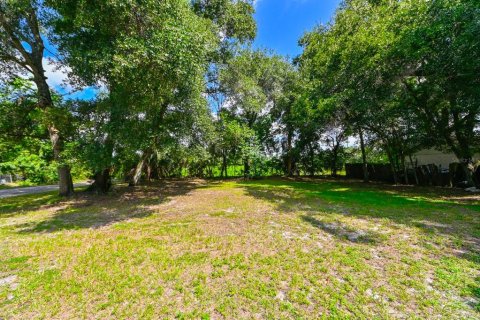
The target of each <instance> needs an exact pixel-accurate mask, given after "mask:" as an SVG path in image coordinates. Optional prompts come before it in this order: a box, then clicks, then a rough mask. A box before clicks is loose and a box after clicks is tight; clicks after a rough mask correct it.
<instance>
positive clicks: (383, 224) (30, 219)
mask: <svg viewBox="0 0 480 320" xmlns="http://www.w3.org/2000/svg"><path fill="white" fill-rule="evenodd" d="M479 253H480V198H479V197H478V196H472V195H467V194H464V193H461V192H459V191H453V190H446V189H433V188H408V187H388V186H376V185H370V186H365V185H363V184H361V183H347V182H342V181H328V180H321V181H306V182H300V181H287V180H259V181H251V182H242V181H226V182H206V181H201V180H198V181H177V182H174V181H171V182H165V183H162V184H155V185H149V186H143V187H138V188H135V189H129V188H127V187H119V188H117V190H116V191H115V192H114V193H113V194H112V195H109V196H94V195H88V194H78V195H76V196H75V197H74V198H72V199H70V200H61V199H59V198H58V197H57V196H55V195H54V194H53V193H51V194H42V195H30V196H21V197H15V198H8V199H1V200H0V318H5V319H37V318H40V319H42V318H45V319H72V318H88V319H120V318H122V319H125V318H127V319H139V318H141V319H149V318H150V319H159V318H165V319H172V318H178V319H223V318H228V319H281V318H283V319H307V318H309V319H313V318H314V319H318V318H332V319H345V318H351V319H374V318H375V319H397V318H398V319H412V318H417V319H418V318H422V319H439V318H444V319H474V318H476V319H478V318H480V305H479V301H480V270H479V266H480V265H479V262H480V255H479Z"/></svg>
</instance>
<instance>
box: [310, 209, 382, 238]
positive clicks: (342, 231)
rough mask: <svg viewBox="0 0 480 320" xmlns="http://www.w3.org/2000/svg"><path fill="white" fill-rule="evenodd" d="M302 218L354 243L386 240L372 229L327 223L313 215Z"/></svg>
mask: <svg viewBox="0 0 480 320" xmlns="http://www.w3.org/2000/svg"><path fill="white" fill-rule="evenodd" d="M301 218H302V220H303V221H305V222H308V223H310V224H311V225H312V226H314V227H316V228H319V229H321V230H323V231H325V232H327V233H329V234H331V235H333V236H335V237H337V238H339V239H342V240H348V241H350V242H354V243H366V244H377V243H380V242H382V241H383V240H385V238H384V237H382V235H381V234H379V233H375V232H372V231H363V230H355V229H352V228H350V227H347V226H344V225H342V224H339V223H325V222H322V221H320V220H318V219H315V218H314V217H313V216H306V215H303V216H301Z"/></svg>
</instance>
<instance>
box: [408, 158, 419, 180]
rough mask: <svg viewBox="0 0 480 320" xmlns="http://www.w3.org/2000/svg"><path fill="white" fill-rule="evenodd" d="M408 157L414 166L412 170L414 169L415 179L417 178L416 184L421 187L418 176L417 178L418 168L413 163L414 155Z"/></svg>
mask: <svg viewBox="0 0 480 320" xmlns="http://www.w3.org/2000/svg"><path fill="white" fill-rule="evenodd" d="M408 157H409V158H410V165H411V166H412V169H413V177H414V178H415V183H416V184H417V185H419V184H420V183H419V181H418V176H417V166H416V165H415V164H414V163H413V159H412V155H409V156H408Z"/></svg>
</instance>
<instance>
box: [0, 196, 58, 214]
mask: <svg viewBox="0 0 480 320" xmlns="http://www.w3.org/2000/svg"><path fill="white" fill-rule="evenodd" d="M61 200H62V198H61V197H59V196H58V192H57V191H52V192H48V193H41V194H31V195H25V196H17V197H11V198H4V199H0V218H7V217H12V216H15V215H18V214H23V213H25V212H26V211H33V210H38V209H39V208H42V207H48V206H51V205H54V204H56V203H58V202H59V201H61Z"/></svg>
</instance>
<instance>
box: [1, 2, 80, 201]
mask: <svg viewBox="0 0 480 320" xmlns="http://www.w3.org/2000/svg"><path fill="white" fill-rule="evenodd" d="M43 14H46V13H45V12H44V11H43V7H42V3H41V2H38V1H35V0H22V1H2V2H0V62H1V65H2V66H3V67H4V68H5V69H3V70H5V71H6V73H9V75H12V73H13V74H15V73H16V72H22V73H26V74H29V75H31V76H32V79H33V82H34V83H35V85H36V87H37V105H36V106H37V108H38V109H39V110H41V111H42V112H44V113H45V115H46V119H47V128H48V132H49V136H50V141H51V145H52V149H53V155H54V160H55V161H56V163H57V168H58V178H59V186H60V191H59V192H60V195H62V196H68V195H71V194H72V193H73V182H72V176H71V173H70V167H69V165H68V164H67V163H66V159H64V157H63V154H62V153H63V149H64V136H63V135H64V134H65V133H64V132H62V130H61V129H62V128H61V127H62V126H63V125H65V124H66V123H65V119H66V113H65V110H64V109H61V108H58V107H56V106H55V104H54V100H53V98H52V93H51V90H50V87H49V85H48V83H47V78H46V77H45V70H44V61H45V56H44V53H45V44H44V39H43V37H42V30H43V29H44V28H45V24H44V20H43V17H42V15H43Z"/></svg>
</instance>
